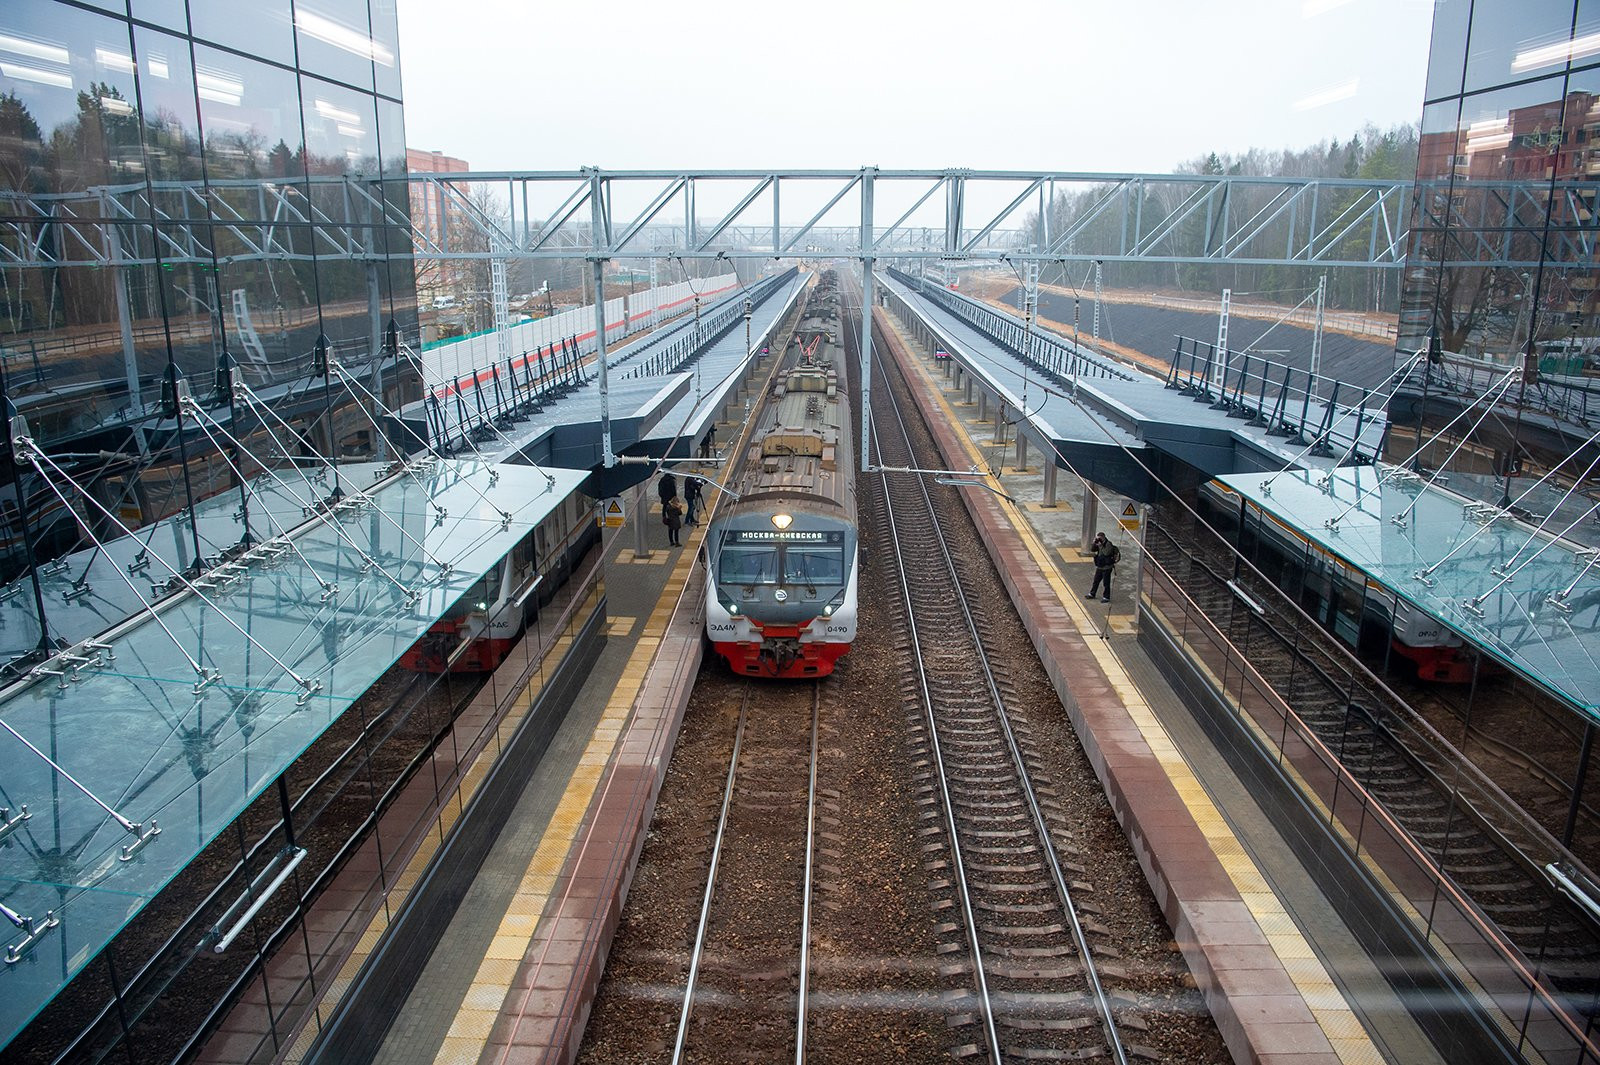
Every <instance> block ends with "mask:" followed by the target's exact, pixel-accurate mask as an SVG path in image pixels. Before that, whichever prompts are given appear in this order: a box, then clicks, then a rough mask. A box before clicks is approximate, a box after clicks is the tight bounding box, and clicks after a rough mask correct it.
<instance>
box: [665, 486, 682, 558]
mask: <svg viewBox="0 0 1600 1065" xmlns="http://www.w3.org/2000/svg"><path fill="white" fill-rule="evenodd" d="M661 521H662V524H664V525H666V527H667V546H668V547H682V546H683V545H682V544H681V543H680V542H679V541H678V530H679V529H681V528H682V527H683V504H682V503H680V502H678V499H677V497H676V496H674V497H673V498H671V499H669V500H667V501H666V502H664V503H662V504H661Z"/></svg>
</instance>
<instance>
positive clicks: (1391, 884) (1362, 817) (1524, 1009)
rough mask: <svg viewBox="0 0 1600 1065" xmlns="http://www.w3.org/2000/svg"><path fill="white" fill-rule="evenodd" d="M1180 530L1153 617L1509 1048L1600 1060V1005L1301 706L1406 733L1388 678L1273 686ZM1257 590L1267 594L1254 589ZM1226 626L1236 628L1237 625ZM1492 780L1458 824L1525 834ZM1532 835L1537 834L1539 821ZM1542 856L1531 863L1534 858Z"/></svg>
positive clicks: (1315, 636)
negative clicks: (1464, 879) (1372, 784)
mask: <svg viewBox="0 0 1600 1065" xmlns="http://www.w3.org/2000/svg"><path fill="white" fill-rule="evenodd" d="M1178 535H1179V534H1176V533H1171V532H1168V531H1167V530H1166V529H1164V528H1163V527H1162V526H1160V525H1159V524H1157V523H1156V522H1154V521H1152V523H1151V526H1150V528H1149V529H1148V530H1147V533H1146V537H1147V546H1148V548H1149V551H1148V553H1147V555H1146V558H1145V565H1144V566H1143V567H1142V570H1141V587H1140V592H1141V602H1142V606H1143V608H1144V609H1145V610H1146V611H1147V612H1148V616H1149V618H1150V619H1151V620H1153V621H1154V622H1155V623H1157V624H1158V625H1159V626H1160V627H1161V628H1162V629H1163V630H1164V631H1165V634H1166V635H1167V636H1168V637H1169V638H1170V639H1171V640H1172V641H1173V642H1174V643H1175V644H1176V645H1177V646H1178V647H1180V648H1181V649H1182V650H1183V652H1184V654H1185V655H1186V657H1188V658H1189V659H1190V660H1191V661H1192V662H1194V663H1196V664H1197V665H1198V666H1199V667H1200V668H1201V669H1202V670H1204V672H1205V673H1207V674H1208V675H1209V681H1210V683H1211V685H1212V687H1213V689H1214V690H1215V691H1216V692H1217V693H1218V694H1219V695H1220V696H1221V697H1222V698H1223V700H1224V701H1225V702H1226V704H1227V705H1228V706H1229V707H1230V708H1231V709H1232V710H1233V712H1234V713H1235V714H1236V715H1237V716H1238V718H1239V721H1240V723H1241V724H1242V725H1243V726H1244V727H1245V728H1246V730H1247V731H1248V732H1249V733H1250V734H1251V735H1252V736H1253V737H1254V739H1255V741H1256V743H1257V744H1258V745H1259V746H1260V747H1261V749H1262V750H1263V751H1265V753H1266V754H1267V755H1268V756H1269V757H1270V758H1271V759H1272V760H1273V761H1274V762H1275V764H1276V765H1277V767H1278V768H1279V769H1280V770H1282V771H1283V772H1285V773H1286V774H1287V775H1288V776H1290V777H1291V778H1293V779H1295V781H1296V783H1297V784H1298V786H1299V788H1300V789H1301V790H1302V792H1303V793H1305V794H1306V795H1307V796H1308V797H1309V798H1312V799H1313V800H1314V801H1315V804H1316V806H1317V807H1318V808H1320V810H1321V811H1322V814H1323V816H1325V817H1326V819H1327V823H1328V826H1329V828H1330V829H1331V831H1330V834H1329V837H1330V838H1331V839H1334V840H1337V841H1342V842H1343V844H1344V846H1345V847H1346V848H1347V850H1348V852H1349V854H1350V856H1351V858H1352V859H1353V860H1354V861H1355V862H1357V863H1358V864H1360V865H1362V866H1365V867H1367V868H1368V869H1370V870H1374V871H1375V872H1376V873H1377V876H1376V877H1375V880H1376V881H1377V882H1379V883H1380V884H1381V885H1382V886H1383V887H1384V888H1385V889H1386V890H1387V891H1388V893H1389V895H1390V898H1391V901H1392V902H1393V904H1394V906H1395V908H1396V909H1397V910H1398V911H1399V912H1400V913H1401V914H1402V915H1403V916H1404V917H1405V919H1407V921H1408V922H1409V923H1410V925H1411V926H1412V927H1413V928H1414V929H1415V931H1416V932H1417V933H1418V935H1419V936H1420V937H1421V938H1422V939H1423V940H1424V941H1425V942H1426V943H1427V944H1428V945H1429V946H1430V947H1431V948H1432V949H1433V950H1434V951H1435V952H1436V953H1437V956H1438V957H1439V959H1440V960H1441V961H1442V963H1443V964H1445V965H1446V966H1448V967H1449V968H1450V970H1451V971H1452V972H1454V973H1455V975H1456V977H1457V978H1458V979H1459V980H1460V981H1461V983H1462V984H1463V985H1464V987H1465V988H1466V989H1467V991H1468V992H1469V993H1470V994H1474V995H1475V996H1476V997H1477V999H1478V1000H1479V1001H1480V1002H1486V1003H1488V1004H1490V1005H1491V1007H1492V1008H1491V1009H1490V1011H1489V1016H1490V1017H1491V1019H1492V1021H1493V1023H1494V1025H1495V1026H1496V1027H1497V1028H1498V1029H1499V1030H1500V1031H1501V1033H1502V1034H1503V1035H1504V1036H1505V1037H1506V1039H1507V1041H1508V1042H1509V1043H1511V1044H1514V1045H1516V1046H1517V1047H1518V1048H1519V1050H1520V1051H1521V1052H1522V1053H1523V1055H1524V1056H1525V1057H1526V1058H1527V1060H1529V1061H1543V1062H1563V1063H1572V1065H1581V1063H1588V1062H1596V1061H1600V1047H1597V1046H1596V1044H1595V1042H1594V1038H1593V1032H1592V1026H1591V1024H1590V1022H1589V1021H1588V1020H1587V1019H1586V1018H1585V1016H1584V1011H1586V1010H1587V1009H1588V1008H1589V1007H1590V1006H1591V1005H1592V1003H1591V1002H1590V1001H1589V999H1588V997H1586V996H1585V997H1583V998H1582V1000H1581V1001H1573V1002H1568V1001H1566V1000H1565V999H1564V998H1563V997H1561V993H1560V992H1559V991H1557V990H1555V989H1554V988H1553V986H1552V977H1551V976H1550V974H1548V973H1546V972H1544V971H1543V970H1542V968H1540V966H1539V963H1538V962H1536V961H1535V962H1530V960H1529V959H1528V958H1527V957H1525V956H1524V955H1523V954H1522V953H1521V952H1519V951H1518V950H1517V949H1516V948H1515V947H1514V946H1512V945H1511V944H1510V943H1509V942H1508V941H1507V940H1506V938H1505V937H1504V935H1503V934H1502V933H1501V932H1500V930H1499V929H1498V928H1497V927H1496V925H1495V924H1494V922H1493V921H1492V920H1490V919H1489V918H1488V917H1487V916H1486V915H1485V914H1484V913H1483V912H1482V911H1481V910H1480V909H1479V907H1478V906H1477V905H1476V904H1474V903H1473V901H1472V900H1471V899H1470V898H1468V897H1467V896H1466V895H1465V894H1463V893H1462V892H1461V890H1460V889H1459V888H1458V887H1457V886H1456V885H1455V884H1454V883H1453V882H1452V880H1451V879H1450V878H1449V876H1448V875H1446V874H1445V873H1444V872H1443V871H1442V869H1441V868H1440V866H1439V864H1438V863H1437V862H1436V861H1435V860H1434V858H1432V857H1431V856H1430V855H1429V854H1428V853H1426V852H1425V851H1424V850H1423V849H1422V847H1421V846H1419V845H1418V843H1417V842H1416V841H1415V840H1414V839H1413V837H1412V836H1411V834H1410V833H1409V832H1408V831H1407V830H1406V829H1405V828H1404V826H1403V825H1402V824H1400V822H1398V821H1397V820H1396V819H1395V817H1393V816H1392V815H1391V814H1390V813H1389V812H1388V811H1387V810H1386V809H1385V808H1384V807H1383V805H1382V804H1381V803H1380V802H1379V801H1378V800H1377V799H1376V798H1374V796H1373V795H1372V794H1371V793H1370V792H1368V791H1367V789H1366V788H1365V787H1364V786H1363V785H1362V783H1361V782H1360V781H1359V780H1358V779H1357V778H1356V777H1355V776H1354V775H1353V774H1352V773H1351V772H1350V770H1349V769H1347V768H1346V766H1345V764H1344V763H1343V761H1342V760H1341V758H1340V756H1339V754H1338V753H1337V752H1336V751H1335V750H1333V749H1331V748H1330V747H1329V746H1328V743H1327V742H1326V741H1325V740H1324V739H1323V738H1322V737H1321V736H1319V735H1318V733H1317V731H1316V729H1315V728H1313V727H1312V726H1311V725H1310V724H1309V723H1307V722H1306V721H1305V720H1304V719H1303V718H1302V717H1301V716H1300V714H1299V713H1297V712H1296V710H1295V709H1294V706H1295V705H1296V704H1299V703H1303V702H1304V700H1305V699H1307V698H1308V697H1311V696H1312V694H1313V693H1314V692H1320V693H1321V694H1323V695H1332V696H1335V697H1336V698H1337V699H1338V700H1340V701H1342V702H1343V704H1344V705H1345V706H1346V707H1347V708H1353V707H1355V706H1356V705H1358V704H1359V705H1361V706H1364V707H1367V708H1369V709H1372V710H1375V711H1376V712H1377V713H1378V715H1379V718H1380V719H1381V720H1382V723H1383V724H1384V725H1386V726H1387V727H1391V728H1392V727H1399V728H1401V729H1402V731H1403V730H1404V728H1405V725H1404V723H1403V722H1395V721H1393V720H1392V719H1384V715H1383V714H1382V709H1381V708H1382V707H1383V705H1384V700H1383V699H1382V697H1381V693H1380V692H1378V691H1376V690H1375V687H1376V686H1379V685H1378V682H1377V681H1375V680H1374V679H1373V678H1370V677H1368V676H1364V675H1362V674H1361V673H1360V672H1359V671H1356V670H1354V669H1351V670H1349V671H1341V674H1340V675H1339V676H1334V675H1333V674H1331V673H1329V672H1328V671H1327V670H1326V669H1313V668H1310V666H1309V662H1306V663H1300V662H1297V665H1296V668H1295V670H1294V671H1293V672H1292V673H1291V674H1290V677H1289V679H1288V681H1286V682H1284V684H1283V685H1282V687H1281V689H1280V688H1279V687H1274V686H1273V685H1272V684H1271V683H1270V682H1268V681H1267V679H1266V678H1265V677H1264V676H1263V675H1262V673H1261V671H1260V669H1259V668H1258V664H1257V659H1259V655H1257V656H1255V658H1252V655H1251V654H1250V653H1249V652H1247V651H1246V650H1245V649H1244V648H1241V647H1240V646H1239V645H1238V644H1236V643H1235V642H1234V641H1233V640H1232V639H1230V638H1229V636H1228V633H1227V631H1225V628H1224V626H1223V625H1219V624H1218V621H1217V619H1215V618H1214V617H1213V616H1212V614H1211V613H1210V612H1208V611H1207V610H1206V608H1205V607H1203V606H1202V605H1201V604H1200V603H1198V602H1196V601H1195V600H1194V599H1193V598H1192V597H1191V595H1190V593H1189V591H1188V589H1189V588H1190V587H1191V586H1192V580H1191V579H1190V578H1193V577H1194V576H1195V575H1194V574H1193V573H1179V572H1176V571H1175V570H1174V569H1173V568H1172V567H1173V566H1174V565H1178V566H1183V567H1184V568H1185V569H1189V570H1192V569H1193V568H1194V567H1195V566H1200V565H1203V563H1201V562H1200V561H1199V560H1198V559H1196V558H1195V557H1194V556H1192V555H1191V554H1190V553H1189V552H1188V551H1187V550H1186V549H1184V548H1183V547H1182V546H1181V545H1180V543H1179V540H1178V538H1177V537H1178ZM1202 535H1205V534H1202ZM1163 559H1165V561H1163ZM1214 576H1215V575H1210V574H1207V575H1205V576H1204V577H1202V578H1201V579H1205V580H1207V582H1208V584H1209V583H1210V582H1211V578H1212V577H1214ZM1221 587H1222V588H1224V589H1227V594H1228V595H1229V602H1230V608H1229V610H1230V613H1233V612H1236V611H1244V612H1248V613H1249V615H1250V617H1249V618H1248V619H1247V620H1246V622H1245V623H1246V624H1247V625H1256V624H1261V623H1262V622H1261V621H1260V619H1258V618H1256V617H1255V616H1254V613H1255V612H1254V609H1253V608H1252V607H1251V605H1250V604H1247V603H1245V602H1244V601H1243V600H1242V599H1239V598H1238V597H1237V595H1236V594H1233V592H1232V590H1231V589H1229V588H1228V585H1227V583H1226V582H1224V583H1223V584H1222V585H1221ZM1251 591H1252V593H1254V592H1255V591H1257V589H1256V587H1255V586H1254V585H1252V588H1251ZM1269 599H1270V597H1269ZM1284 605H1285V606H1287V604H1284ZM1226 624H1227V625H1228V626H1229V627H1231V625H1232V624H1233V622H1232V621H1229V622H1227V623H1226ZM1272 626H1273V627H1274V628H1275V629H1276V633H1275V636H1276V638H1278V639H1281V640H1283V641H1286V642H1287V643H1288V644H1289V645H1291V646H1293V647H1299V646H1300V645H1301V644H1302V643H1303V644H1304V645H1305V646H1306V647H1308V648H1309V647H1313V646H1317V647H1320V646H1324V645H1325V642H1326V641H1327V640H1328V639H1329V637H1328V634H1327V633H1326V631H1325V630H1324V629H1322V628H1321V627H1320V626H1318V625H1317V624H1316V623H1315V622H1313V621H1312V620H1311V619H1310V618H1308V617H1305V616H1304V615H1303V614H1299V613H1298V612H1295V611H1293V609H1292V607H1290V608H1288V609H1285V610H1282V611H1278V610H1276V608H1275V610H1274V613H1273V616H1272ZM1407 742H1410V741H1407ZM1457 758H1458V759H1459V758H1460V756H1459V755H1457ZM1458 783H1459V782H1458ZM1482 783H1483V786H1482V787H1479V786H1476V785H1475V784H1473V783H1471V782H1467V785H1466V788H1465V789H1464V790H1463V793H1462V794H1461V795H1460V803H1459V805H1458V806H1453V807H1452V816H1453V817H1454V818H1458V819H1460V821H1453V822H1452V825H1455V824H1458V823H1464V821H1465V820H1466V819H1468V818H1469V817H1471V816H1472V814H1471V813H1469V810H1471V811H1476V812H1481V811H1484V810H1491V811H1493V810H1495V809H1496V808H1497V807H1499V808H1500V809H1499V812H1500V813H1503V814H1505V816H1504V817H1491V818H1490V820H1491V821H1493V822H1495V823H1496V824H1497V825H1499V826H1500V827H1502V828H1505V829H1507V830H1513V831H1518V832H1519V834H1520V833H1521V830H1524V829H1528V826H1527V825H1526V824H1525V823H1524V822H1526V820H1527V819H1526V818H1525V817H1519V816H1518V815H1517V813H1516V812H1514V811H1507V810H1506V809H1505V807H1506V806H1509V805H1511V804H1510V802H1509V800H1506V799H1504V797H1503V796H1498V792H1497V789H1495V788H1494V786H1493V785H1492V784H1489V783H1488V782H1482ZM1497 796H1498V797H1497ZM1529 831H1531V832H1534V833H1537V826H1533V828H1532V829H1531V830H1529ZM1556 849H1558V850H1559V848H1556ZM1542 858H1543V855H1539V856H1538V857H1533V856H1530V860H1532V861H1534V862H1538V861H1540V860H1542Z"/></svg>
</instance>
